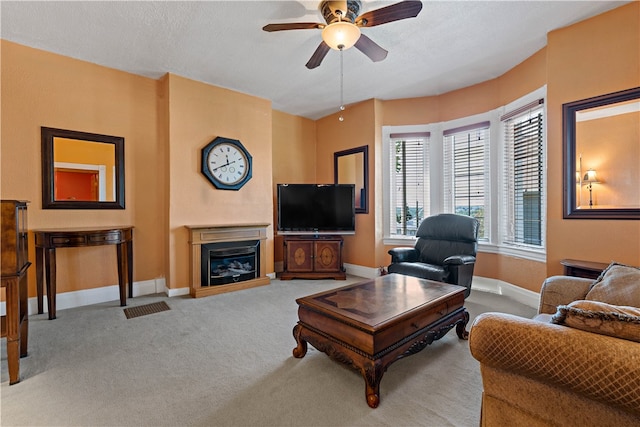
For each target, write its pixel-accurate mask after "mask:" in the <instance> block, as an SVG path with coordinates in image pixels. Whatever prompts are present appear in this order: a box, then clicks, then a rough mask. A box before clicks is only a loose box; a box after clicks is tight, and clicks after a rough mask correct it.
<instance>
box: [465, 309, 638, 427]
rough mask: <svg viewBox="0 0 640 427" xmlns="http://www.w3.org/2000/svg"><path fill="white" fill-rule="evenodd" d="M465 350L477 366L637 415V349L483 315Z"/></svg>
mask: <svg viewBox="0 0 640 427" xmlns="http://www.w3.org/2000/svg"><path fill="white" fill-rule="evenodd" d="M469 348H470V350H471V354H472V355H473V357H474V358H475V359H477V360H478V361H479V362H480V363H481V365H486V366H489V367H492V368H495V369H500V370H502V371H506V372H509V373H511V374H513V375H516V376H523V377H526V378H529V379H532V380H534V381H538V382H541V383H546V384H550V385H553V386H555V387H559V388H560V389H562V390H567V391H568V392H570V393H574V394H577V395H580V396H583V397H586V398H588V399H591V400H595V401H598V402H603V403H605V404H608V405H613V406H616V407H618V408H621V409H623V410H624V411H626V412H628V413H631V414H635V415H636V416H638V415H640V393H638V390H640V363H638V361H639V360H640V345H638V344H637V343H634V342H631V341H627V340H624V339H620V338H614V337H610V336H605V335H598V334H593V333H590V332H585V331H581V330H577V329H573V328H570V327H567V326H561V325H556V324H552V323H543V322H538V321H535V320H531V319H526V318H521V317H517V316H513V315H509V314H503V313H484V314H481V315H479V316H478V317H477V318H476V319H475V320H474V322H473V326H472V327H471V331H470V335H469ZM543 362H544V363H543ZM531 398H533V399H535V398H536V396H532V397H531Z"/></svg>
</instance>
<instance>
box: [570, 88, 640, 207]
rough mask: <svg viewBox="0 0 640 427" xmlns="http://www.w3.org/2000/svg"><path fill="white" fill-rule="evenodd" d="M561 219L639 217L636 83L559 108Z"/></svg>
mask: <svg viewBox="0 0 640 427" xmlns="http://www.w3.org/2000/svg"><path fill="white" fill-rule="evenodd" d="M562 121H563V157H564V158H563V166H564V173H563V176H564V208H563V218H565V219H574V218H576V219H580V218H583V219H640V87H638V88H633V89H628V90H623V91H620V92H615V93H610V94H606V95H601V96H596V97H593V98H588V99H583V100H580V101H574V102H569V103H567V104H563V106H562Z"/></svg>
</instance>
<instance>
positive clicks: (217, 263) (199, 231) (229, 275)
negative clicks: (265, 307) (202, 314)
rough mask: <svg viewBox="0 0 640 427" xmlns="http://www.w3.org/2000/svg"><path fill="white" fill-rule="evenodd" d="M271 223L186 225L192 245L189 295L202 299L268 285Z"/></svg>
mask: <svg viewBox="0 0 640 427" xmlns="http://www.w3.org/2000/svg"><path fill="white" fill-rule="evenodd" d="M268 225H269V224H241V225H216V226H213V225H211V226H189V225H188V226H186V228H187V229H188V230H189V245H190V247H191V252H190V261H191V271H190V278H189V279H190V290H189V293H190V295H191V296H192V297H194V298H199V297H203V296H208V295H216V294H220V293H224V292H231V291H236V290H240V289H248V288H252V287H255V286H263V285H268V284H269V283H270V279H269V277H267V276H266V239H267V227H268Z"/></svg>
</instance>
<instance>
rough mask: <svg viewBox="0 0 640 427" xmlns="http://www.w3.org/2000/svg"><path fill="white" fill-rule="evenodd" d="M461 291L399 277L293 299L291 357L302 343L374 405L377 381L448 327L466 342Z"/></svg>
mask: <svg viewBox="0 0 640 427" xmlns="http://www.w3.org/2000/svg"><path fill="white" fill-rule="evenodd" d="M464 290H465V288H463V287H461V286H457V285H450V284H448V283H440V282H434V281H431V280H424V279H419V278H416V277H411V276H404V275H400V274H389V275H386V276H380V277H377V278H375V279H373V280H367V281H364V282H360V283H356V284H353V285H348V286H344V287H341V288H338V289H333V290H330V291H326V292H321V293H318V294H315V295H310V296H306V297H303V298H298V299H297V300H296V302H297V303H298V306H299V307H298V318H299V321H298V323H297V324H296V326H295V327H294V328H293V336H294V337H295V339H296V342H297V346H296V347H295V348H294V349H293V356H294V357H297V358H301V357H304V355H305V354H306V353H307V343H310V344H311V345H312V346H314V347H315V348H316V349H318V350H320V351H322V352H324V353H326V354H327V355H328V356H329V357H331V358H332V359H333V360H335V361H338V362H341V363H344V364H347V365H350V366H352V367H353V368H355V369H356V370H358V371H360V373H361V374H362V377H363V378H364V381H365V385H366V388H365V394H366V400H367V404H369V406H370V407H372V408H376V407H377V406H378V404H379V403H380V392H379V390H380V381H381V380H382V375H383V374H384V372H385V371H386V370H387V368H388V367H389V365H391V364H392V363H393V362H395V361H396V360H398V359H401V358H403V357H406V356H410V355H412V354H415V353H417V352H419V351H421V350H422V349H424V348H425V347H426V346H428V345H429V344H431V343H432V342H433V341H435V340H438V339H440V338H442V337H443V336H445V334H446V333H447V332H449V330H450V329H451V328H453V327H454V326H455V327H456V332H457V334H458V337H459V338H460V339H467V338H468V336H469V333H468V332H467V330H466V325H467V323H468V322H469V313H468V312H467V310H466V309H465V308H464V307H463V304H464Z"/></svg>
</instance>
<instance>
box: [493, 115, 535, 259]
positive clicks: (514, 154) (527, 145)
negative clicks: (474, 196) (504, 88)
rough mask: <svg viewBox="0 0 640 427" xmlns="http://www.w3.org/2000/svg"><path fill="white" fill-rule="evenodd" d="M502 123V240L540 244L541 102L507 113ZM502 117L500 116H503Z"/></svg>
mask: <svg viewBox="0 0 640 427" xmlns="http://www.w3.org/2000/svg"><path fill="white" fill-rule="evenodd" d="M504 117H507V118H506V119H505V120H503V123H504V126H505V136H506V138H505V159H504V164H505V176H504V184H505V185H504V195H503V198H504V202H505V204H506V209H505V210H504V212H503V218H502V223H503V224H504V226H505V229H504V230H503V232H504V238H505V243H510V244H515V245H532V246H536V247H543V246H544V244H543V242H544V226H543V222H544V210H545V206H544V204H545V199H546V195H545V191H544V185H543V171H544V168H543V166H544V165H543V162H544V144H543V135H544V134H543V124H544V123H543V108H542V102H539V103H536V104H535V105H530V108H529V109H528V110H527V111H525V112H522V110H520V111H519V112H518V114H508V115H505V116H504ZM504 117H503V118H504Z"/></svg>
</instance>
